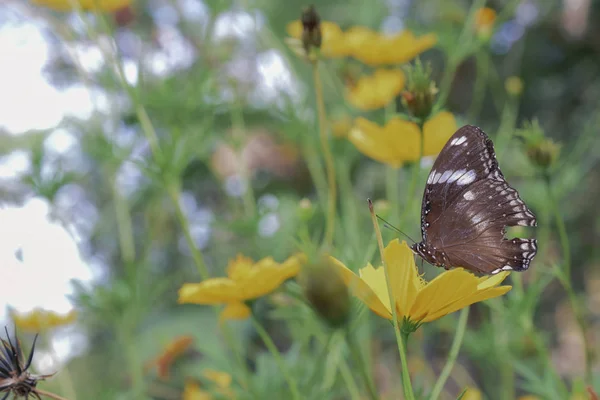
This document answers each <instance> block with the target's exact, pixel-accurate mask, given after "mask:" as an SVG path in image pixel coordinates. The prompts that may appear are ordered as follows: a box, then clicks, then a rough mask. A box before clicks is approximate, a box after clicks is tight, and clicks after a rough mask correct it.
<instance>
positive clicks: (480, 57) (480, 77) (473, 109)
mask: <svg viewBox="0 0 600 400" xmlns="http://www.w3.org/2000/svg"><path fill="white" fill-rule="evenodd" d="M488 61H489V59H488V58H487V57H486V56H485V52H484V51H481V50H480V51H478V52H477V54H475V65H476V71H477V74H476V76H475V84H474V88H473V96H472V97H471V105H470V106H469V112H468V113H467V115H468V116H469V117H468V120H469V121H475V120H476V118H477V117H478V116H479V113H480V112H481V108H482V107H483V101H484V99H485V89H486V86H487V85H486V84H487V80H488V73H489V70H490V66H489V64H488Z"/></svg>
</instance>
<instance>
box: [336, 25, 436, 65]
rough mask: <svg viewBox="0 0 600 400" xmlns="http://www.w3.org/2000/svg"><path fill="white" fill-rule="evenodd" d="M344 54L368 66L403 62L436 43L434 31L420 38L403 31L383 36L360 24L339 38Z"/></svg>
mask: <svg viewBox="0 0 600 400" xmlns="http://www.w3.org/2000/svg"><path fill="white" fill-rule="evenodd" d="M339 40H340V41H341V42H343V44H344V46H345V48H346V53H347V54H348V55H350V56H352V57H354V58H356V59H357V60H359V61H362V62H363V63H365V64H367V65H370V66H377V65H385V64H404V63H406V62H408V61H410V60H412V59H413V58H415V57H416V56H418V55H419V54H421V53H423V52H424V51H426V50H429V49H430V48H432V47H433V46H434V45H435V43H436V42H437V37H436V36H435V34H433V33H431V34H427V35H424V36H421V37H418V38H417V37H415V35H414V34H413V33H412V32H411V31H409V30H404V31H402V32H400V33H397V34H395V35H384V34H381V33H378V32H375V31H373V30H371V29H369V28H366V27H364V26H356V27H352V28H350V29H349V30H348V31H347V32H345V33H344V36H343V37H342V38H340V39H339Z"/></svg>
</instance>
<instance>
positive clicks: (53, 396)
mask: <svg viewBox="0 0 600 400" xmlns="http://www.w3.org/2000/svg"><path fill="white" fill-rule="evenodd" d="M33 391H34V392H35V393H37V394H39V395H40V396H46V397H49V398H51V399H54V400H67V398H66V397H62V396H59V395H57V394H54V393H51V392H47V391H45V390H43V389H40V388H35V389H34V390H33Z"/></svg>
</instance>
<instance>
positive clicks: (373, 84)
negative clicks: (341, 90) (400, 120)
mask: <svg viewBox="0 0 600 400" xmlns="http://www.w3.org/2000/svg"><path fill="white" fill-rule="evenodd" d="M405 80H406V78H405V76H404V72H402V71H401V70H399V69H377V70H376V71H375V73H374V74H373V75H365V76H362V77H361V78H360V79H359V80H358V81H357V82H356V83H355V84H354V86H353V87H351V88H349V89H348V90H347V93H346V98H347V99H348V102H349V103H350V104H352V105H353V106H354V107H356V108H358V109H361V110H365V111H369V110H375V109H378V108H382V107H384V106H386V105H387V104H389V103H390V102H392V101H394V99H395V97H396V96H398V95H399V94H400V92H401V91H402V89H403V88H404V83H405Z"/></svg>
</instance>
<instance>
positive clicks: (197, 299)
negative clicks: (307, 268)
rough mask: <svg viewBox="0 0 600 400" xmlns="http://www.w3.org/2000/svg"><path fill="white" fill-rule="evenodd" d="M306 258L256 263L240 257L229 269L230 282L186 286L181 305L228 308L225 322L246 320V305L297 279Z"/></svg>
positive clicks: (214, 280)
mask: <svg viewBox="0 0 600 400" xmlns="http://www.w3.org/2000/svg"><path fill="white" fill-rule="evenodd" d="M302 257H303V256H300V255H298V256H292V257H290V258H288V259H287V260H286V261H284V262H283V263H281V264H280V263H277V262H275V260H273V258H271V257H266V258H263V259H262V260H260V261H257V262H256V263H255V262H254V261H252V259H250V258H247V257H244V256H242V255H238V256H237V258H236V259H234V260H231V261H230V262H229V265H228V266H227V278H212V279H207V280H205V281H203V282H200V283H186V284H184V285H183V286H182V287H181V289H179V303H194V304H225V305H226V307H225V309H224V310H223V311H222V312H221V315H220V318H221V320H223V319H244V318H247V317H248V316H250V308H249V307H248V306H247V305H246V304H244V302H245V301H246V300H252V299H255V298H258V297H261V296H264V295H266V294H269V293H271V292H272V291H274V290H275V289H277V288H278V287H279V286H280V285H281V284H282V283H283V282H284V281H286V280H287V279H289V278H292V277H294V276H296V275H297V274H298V272H299V270H300V264H301V261H302V260H301V259H302Z"/></svg>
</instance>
